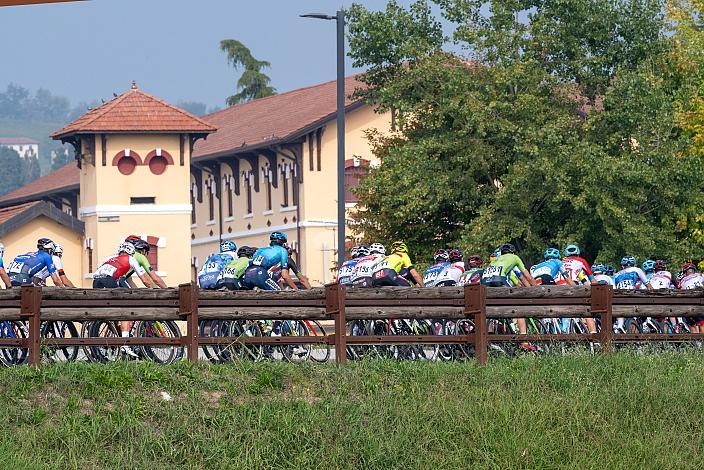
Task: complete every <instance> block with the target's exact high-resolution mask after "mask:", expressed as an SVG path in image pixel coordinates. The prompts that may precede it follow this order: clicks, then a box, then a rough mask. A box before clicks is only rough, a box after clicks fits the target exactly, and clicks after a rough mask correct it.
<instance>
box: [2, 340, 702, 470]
mask: <svg viewBox="0 0 704 470" xmlns="http://www.w3.org/2000/svg"><path fill="white" fill-rule="evenodd" d="M0 384H1V385H0V400H1V403H0V405H1V406H2V408H3V410H4V415H5V417H4V418H5V419H3V420H2V421H3V422H4V426H3V432H2V437H1V438H0V461H2V462H3V463H4V467H5V468H27V467H32V468H37V467H52V468H67V467H69V468H72V467H83V468H85V467H91V468H102V467H112V468H117V467H133V468H134V467H139V468H150V469H160V468H175V467H191V468H233V467H238V468H239V467H242V468H244V467H247V468H272V467H277V468H278V467H287V468H310V467H317V468H470V467H471V468H496V469H503V468H557V467H562V468H575V467H577V468H599V469H602V468H603V469H607V468H685V467H686V468H702V467H704V456H703V455H702V452H703V450H702V449H703V448H704V445H703V444H704V439H703V434H704V426H703V425H702V424H703V423H702V410H704V407H703V406H702V405H703V403H704V356H703V355H701V354H696V353H686V354H685V353H683V354H679V355H675V354H672V355H670V354H659V355H658V354H647V355H635V354H630V353H618V354H614V355H610V356H605V357H601V356H597V357H593V356H588V355H583V356H581V355H577V356H569V357H557V356H555V357H543V358H533V357H523V358H519V359H516V360H493V361H492V362H491V363H490V364H489V365H488V366H485V367H478V366H476V365H474V364H472V363H467V364H442V363H438V364H435V363H396V362H367V363H359V364H350V365H349V366H347V367H343V368H337V367H335V366H334V365H322V366H321V365H288V364H283V363H260V364H250V363H237V364H230V365H224V366H211V365H207V364H200V365H197V366H192V365H189V364H187V363H182V364H179V365H176V366H169V367H160V366H156V365H152V364H139V365H136V364H116V365H107V366H101V365H90V364H69V365H57V366H47V367H43V368H42V369H41V370H38V371H37V370H33V369H29V368H26V367H22V368H16V369H4V370H0ZM161 392H167V393H168V394H170V395H171V397H172V400H171V401H166V400H164V399H163V398H162V396H161Z"/></svg>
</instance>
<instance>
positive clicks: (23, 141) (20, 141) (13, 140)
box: [0, 137, 39, 145]
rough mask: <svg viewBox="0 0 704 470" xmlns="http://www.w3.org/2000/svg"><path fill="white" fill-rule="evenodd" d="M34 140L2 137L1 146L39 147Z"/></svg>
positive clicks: (0, 139)
mask: <svg viewBox="0 0 704 470" xmlns="http://www.w3.org/2000/svg"><path fill="white" fill-rule="evenodd" d="M37 144H39V142H37V141H36V140H34V139H29V138H27V137H0V145H37Z"/></svg>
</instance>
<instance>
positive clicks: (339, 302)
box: [325, 283, 347, 364]
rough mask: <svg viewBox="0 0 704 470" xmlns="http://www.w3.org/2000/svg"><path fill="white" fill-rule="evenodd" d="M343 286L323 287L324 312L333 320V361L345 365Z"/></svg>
mask: <svg viewBox="0 0 704 470" xmlns="http://www.w3.org/2000/svg"><path fill="white" fill-rule="evenodd" d="M345 294H346V291H345V286H341V285H340V284H337V283H335V284H328V285H326V286H325V311H326V312H327V314H328V315H332V316H333V317H334V319H335V361H336V362H337V363H338V364H346V363H347V319H346V317H345Z"/></svg>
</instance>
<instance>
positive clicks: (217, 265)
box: [198, 240, 237, 289]
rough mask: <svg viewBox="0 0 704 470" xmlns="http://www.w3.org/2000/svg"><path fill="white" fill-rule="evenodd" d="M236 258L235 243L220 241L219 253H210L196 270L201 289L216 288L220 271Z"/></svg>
mask: <svg viewBox="0 0 704 470" xmlns="http://www.w3.org/2000/svg"><path fill="white" fill-rule="evenodd" d="M236 258H237V245H235V243H234V242H232V241H230V240H223V241H222V242H220V253H217V254H214V255H212V256H211V257H210V258H208V260H207V261H206V262H205V264H203V267H202V268H200V270H199V271H198V284H199V285H200V287H201V288H202V289H216V288H217V284H218V278H219V277H220V271H222V270H223V268H224V267H225V266H227V265H228V264H229V263H230V261H232V260H234V259H236Z"/></svg>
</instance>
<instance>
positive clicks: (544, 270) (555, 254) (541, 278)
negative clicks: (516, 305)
mask: <svg viewBox="0 0 704 470" xmlns="http://www.w3.org/2000/svg"><path fill="white" fill-rule="evenodd" d="M543 258H544V259H545V261H543V262H542V263H538V264H536V265H535V266H532V267H531V268H530V275H531V276H533V279H535V282H537V283H538V284H542V285H555V284H557V280H558V279H559V277H560V276H561V275H562V276H568V275H569V273H568V272H567V269H565V266H564V264H563V263H562V260H560V251H559V250H558V249H557V248H547V249H546V250H545V254H544V255H543Z"/></svg>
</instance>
